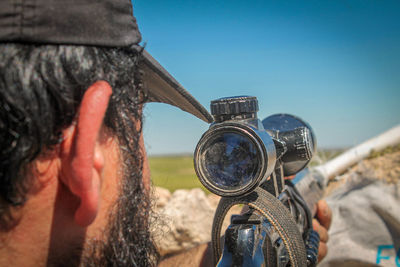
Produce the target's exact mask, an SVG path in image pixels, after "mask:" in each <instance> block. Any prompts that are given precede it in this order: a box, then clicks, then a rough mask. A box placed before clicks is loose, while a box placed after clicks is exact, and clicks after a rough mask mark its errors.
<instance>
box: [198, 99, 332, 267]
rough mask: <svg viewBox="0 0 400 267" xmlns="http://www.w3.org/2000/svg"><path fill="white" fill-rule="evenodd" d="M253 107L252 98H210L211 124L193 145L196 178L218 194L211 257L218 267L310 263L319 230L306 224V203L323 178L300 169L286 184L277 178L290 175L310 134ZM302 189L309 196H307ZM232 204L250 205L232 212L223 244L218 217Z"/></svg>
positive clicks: (300, 163)
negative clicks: (259, 113) (241, 211)
mask: <svg viewBox="0 0 400 267" xmlns="http://www.w3.org/2000/svg"><path fill="white" fill-rule="evenodd" d="M257 111H258V102H257V99H256V98H255V97H249V96H240V97H228V98H221V99H217V100H214V101H212V102H211V113H212V115H213V116H214V120H215V122H214V123H213V124H211V126H210V128H209V130H207V131H206V132H205V133H204V134H203V136H202V137H201V139H200V141H199V143H198V145H197V147H196V150H195V154H194V165H195V170H196V174H197V176H198V177H199V179H200V181H201V183H202V184H203V185H204V186H205V187H206V188H207V189H208V190H210V191H211V192H212V193H214V194H217V195H219V196H221V197H222V198H221V200H220V202H219V204H218V208H217V210H216V213H215V216H214V222H213V229H212V244H213V253H214V262H215V264H217V265H218V266H289V265H290V266H314V265H315V264H316V262H317V255H318V246H319V235H318V233H317V232H315V231H314V230H313V229H312V217H313V213H312V211H313V209H312V207H313V205H314V204H315V203H316V201H317V200H318V199H319V198H320V197H321V196H322V192H323V188H324V186H325V185H324V184H321V183H322V182H324V181H325V180H324V179H323V178H321V175H320V173H318V172H313V173H308V174H307V173H306V172H304V173H303V176H302V177H303V178H301V177H300V176H297V177H296V179H295V180H294V181H293V182H291V181H289V180H285V179H284V177H286V176H290V175H294V174H297V173H298V172H300V171H301V170H303V169H304V168H305V167H306V166H307V164H308V163H309V162H310V160H311V158H312V156H313V154H314V153H315V150H316V139H315V135H314V133H313V131H312V129H311V127H310V126H309V125H308V124H307V123H306V122H304V121H303V120H301V119H300V118H297V117H295V116H292V115H288V114H277V115H273V116H270V117H268V118H266V119H264V120H263V121H262V122H261V121H260V120H259V119H258V118H257ZM310 177H311V178H310ZM310 191H312V192H310ZM305 194H307V195H310V196H311V195H312V196H313V197H309V198H308V201H307V202H306V201H305V200H304V199H303V197H302V195H305ZM236 204H245V205H247V206H248V207H249V210H248V211H247V212H246V213H244V214H242V215H235V216H232V218H231V224H230V226H229V227H228V228H227V230H226V232H225V238H224V246H223V249H222V247H221V243H220V235H221V227H222V222H223V219H224V217H225V215H226V213H227V211H228V210H229V208H230V207H232V206H233V205H236ZM221 253H222V256H221Z"/></svg>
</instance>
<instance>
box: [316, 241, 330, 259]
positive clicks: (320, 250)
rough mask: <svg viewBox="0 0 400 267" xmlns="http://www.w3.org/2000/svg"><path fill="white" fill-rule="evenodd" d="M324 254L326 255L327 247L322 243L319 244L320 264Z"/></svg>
mask: <svg viewBox="0 0 400 267" xmlns="http://www.w3.org/2000/svg"><path fill="white" fill-rule="evenodd" d="M326 254H328V246H327V245H326V243H324V242H319V249H318V262H321V261H322V259H323V258H325V256H326Z"/></svg>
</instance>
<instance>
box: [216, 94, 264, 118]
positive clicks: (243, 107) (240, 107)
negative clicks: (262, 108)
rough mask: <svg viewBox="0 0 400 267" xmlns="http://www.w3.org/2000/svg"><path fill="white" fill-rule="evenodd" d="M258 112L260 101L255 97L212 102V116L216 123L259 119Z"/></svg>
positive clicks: (237, 97)
mask: <svg viewBox="0 0 400 267" xmlns="http://www.w3.org/2000/svg"><path fill="white" fill-rule="evenodd" d="M257 111H258V101H257V98H256V97H255V96H234V97H223V98H219V99H216V100H213V101H211V114H212V115H213V116H214V119H215V121H216V122H222V121H226V120H232V119H249V118H257Z"/></svg>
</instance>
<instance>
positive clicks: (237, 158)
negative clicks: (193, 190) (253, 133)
mask: <svg viewBox="0 0 400 267" xmlns="http://www.w3.org/2000/svg"><path fill="white" fill-rule="evenodd" d="M203 148H204V149H203V151H202V169H203V171H205V174H206V177H207V178H208V181H209V182H211V183H212V184H213V185H214V186H216V187H218V188H220V189H224V190H235V189H241V188H243V187H244V186H246V185H248V184H249V183H251V182H252V180H253V179H254V178H255V176H256V175H257V172H258V170H259V155H258V150H257V147H256V145H255V144H254V143H253V141H252V140H250V139H249V138H248V137H246V136H244V135H241V134H239V133H236V132H224V133H220V134H217V135H215V136H214V137H212V138H210V139H209V140H208V142H207V143H206V144H205V146H204V147H203Z"/></svg>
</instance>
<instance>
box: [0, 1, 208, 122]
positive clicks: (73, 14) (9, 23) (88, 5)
mask: <svg viewBox="0 0 400 267" xmlns="http://www.w3.org/2000/svg"><path fill="white" fill-rule="evenodd" d="M140 41H141V35H140V32H139V29H138V26H137V23H136V19H135V17H134V16H133V9H132V3H131V1H130V0H69V1H63V0H1V1H0V42H23V43H33V44H65V45H94V46H103V47H125V48H131V49H134V50H137V51H139V52H140V51H142V55H143V57H142V58H143V59H142V61H141V62H140V63H139V64H140V66H141V67H142V69H143V70H144V81H143V83H144V89H145V90H146V91H147V94H148V96H149V97H148V99H149V100H148V101H149V102H162V103H167V104H171V105H174V106H176V107H179V108H181V109H182V110H184V111H187V112H189V113H191V114H193V115H195V116H196V117H198V118H200V119H202V120H204V121H206V122H212V117H211V115H210V114H209V113H208V111H207V110H206V109H205V108H204V107H203V106H202V105H201V104H200V103H199V102H198V101H197V100H196V99H195V98H194V97H193V96H192V95H190V94H189V93H188V92H187V91H186V90H185V89H184V88H183V87H182V85H180V84H179V83H178V82H177V81H176V80H175V79H174V78H173V77H172V75H171V74H169V73H168V71H166V70H165V69H164V68H163V67H162V66H161V65H160V64H159V63H158V62H157V61H156V60H155V59H154V58H153V57H152V56H151V55H150V54H149V53H148V52H147V51H145V50H143V47H141V46H139V43H140Z"/></svg>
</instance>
